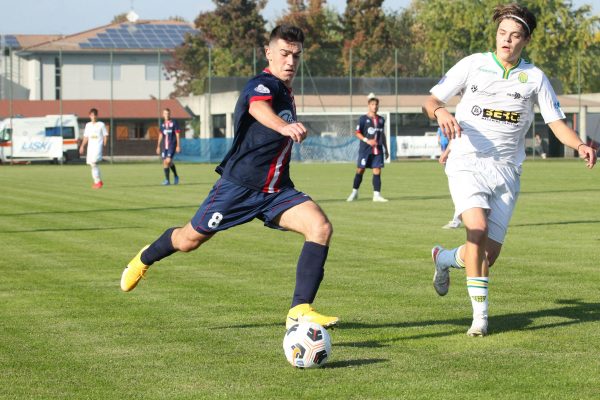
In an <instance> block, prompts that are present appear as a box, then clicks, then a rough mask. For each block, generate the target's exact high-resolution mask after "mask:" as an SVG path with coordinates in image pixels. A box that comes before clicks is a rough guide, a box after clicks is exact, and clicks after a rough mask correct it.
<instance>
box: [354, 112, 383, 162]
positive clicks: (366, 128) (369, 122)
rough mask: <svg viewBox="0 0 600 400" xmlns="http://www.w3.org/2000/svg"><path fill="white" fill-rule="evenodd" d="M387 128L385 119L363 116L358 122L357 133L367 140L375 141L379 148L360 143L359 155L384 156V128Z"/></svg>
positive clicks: (377, 116)
mask: <svg viewBox="0 0 600 400" xmlns="http://www.w3.org/2000/svg"><path fill="white" fill-rule="evenodd" d="M384 126H385V118H383V117H382V116H380V115H376V116H375V117H373V118H371V117H369V116H368V115H363V116H361V117H360V118H359V120H358V125H357V126H356V132H360V133H361V134H362V135H363V136H364V137H366V138H367V139H369V140H370V139H375V141H376V142H377V146H370V145H368V144H367V143H365V142H362V141H361V142H360V147H359V150H358V151H359V155H360V156H362V157H367V156H368V155H369V154H376V155H377V154H383V146H384V145H385V143H384V136H383V127H384Z"/></svg>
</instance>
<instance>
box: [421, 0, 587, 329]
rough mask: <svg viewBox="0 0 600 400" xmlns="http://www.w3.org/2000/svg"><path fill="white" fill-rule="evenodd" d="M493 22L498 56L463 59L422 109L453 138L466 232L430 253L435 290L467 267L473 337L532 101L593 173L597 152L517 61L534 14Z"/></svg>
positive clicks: (516, 13) (513, 193)
mask: <svg viewBox="0 0 600 400" xmlns="http://www.w3.org/2000/svg"><path fill="white" fill-rule="evenodd" d="M493 20H494V22H495V23H496V24H498V29H497V33H496V51H495V52H493V53H491V52H489V53H478V54H472V55H470V56H468V57H465V58H464V59H462V60H461V61H459V62H458V63H457V64H456V65H455V66H454V67H452V68H451V69H450V70H449V71H448V72H447V73H446V75H445V76H444V77H443V78H442V79H441V80H440V81H439V82H438V84H437V85H436V86H434V87H433V88H432V89H431V96H429V97H428V98H427V100H426V101H425V103H424V104H423V112H424V113H425V114H426V115H427V116H428V117H429V118H431V119H436V120H437V122H438V124H439V125H440V127H442V129H443V132H444V134H445V135H446V136H448V138H450V139H453V140H452V151H451V152H450V155H449V157H448V161H447V163H446V175H447V176H448V185H449V187H450V193H451V195H452V200H453V202H454V205H455V213H456V215H458V216H460V217H461V219H462V221H463V224H464V225H465V228H466V232H467V238H466V243H465V244H464V245H462V246H459V247H457V248H454V249H444V248H443V247H441V246H435V247H434V248H433V249H432V251H431V254H432V257H433V261H434V264H435V274H434V280H433V285H434V288H435V290H436V291H437V293H438V294H439V295H440V296H444V295H445V294H446V293H447V292H448V288H449V285H450V273H449V271H450V268H465V269H466V275H467V291H468V294H469V297H470V298H471V304H472V307H473V323H472V325H471V327H470V328H469V330H468V331H467V334H468V335H469V336H485V335H486V334H487V331H488V282H489V279H488V276H489V267H491V266H492V265H493V264H494V262H495V261H496V259H497V258H498V255H499V254H500V250H501V248H502V243H503V242H504V237H505V235H506V230H507V227H508V223H509V221H510V218H511V216H512V213H513V209H514V207H515V203H516V201H517V197H518V195H519V190H520V175H521V164H522V162H523V160H524V159H525V134H526V132H527V130H528V129H529V127H530V125H531V123H532V122H533V120H534V110H533V106H534V104H537V105H538V106H539V109H540V112H541V114H542V117H543V118H544V122H545V123H546V124H548V126H549V127H550V129H551V130H552V132H553V133H554V135H555V136H556V137H557V138H558V139H559V140H560V141H561V142H562V143H563V144H565V145H566V146H568V147H571V148H573V149H575V150H577V151H578V152H579V156H580V157H581V158H583V159H585V160H586V161H587V167H588V168H592V167H593V166H594V164H595V163H596V151H595V150H594V149H593V148H591V147H589V146H587V145H586V144H585V143H582V141H581V140H580V139H579V136H578V135H577V134H576V133H575V131H573V130H572V129H571V128H569V127H568V126H567V125H566V124H565V122H564V118H565V115H564V113H563V111H562V110H561V108H560V104H559V102H558V100H557V98H556V95H555V93H554V90H553V89H552V86H551V85H550V82H549V81H548V78H547V77H546V76H545V75H544V73H543V72H542V71H541V70H540V69H539V68H537V67H535V66H534V65H533V64H531V63H529V62H527V61H525V60H523V59H522V58H521V57H520V56H521V52H522V51H523V48H524V47H525V46H526V45H527V44H528V43H529V42H530V40H531V34H532V33H533V30H534V29H535V27H536V19H535V16H534V15H533V14H532V13H531V12H530V11H529V10H527V9H526V8H525V7H521V6H519V5H518V4H516V3H513V4H509V5H500V6H497V7H496V8H495V9H494V14H493ZM454 95H461V96H462V97H461V100H460V102H459V104H458V105H457V106H456V117H454V116H452V114H450V113H449V112H448V111H447V110H446V108H444V104H445V103H446V102H447V101H448V100H449V99H450V98H451V97H452V96H454Z"/></svg>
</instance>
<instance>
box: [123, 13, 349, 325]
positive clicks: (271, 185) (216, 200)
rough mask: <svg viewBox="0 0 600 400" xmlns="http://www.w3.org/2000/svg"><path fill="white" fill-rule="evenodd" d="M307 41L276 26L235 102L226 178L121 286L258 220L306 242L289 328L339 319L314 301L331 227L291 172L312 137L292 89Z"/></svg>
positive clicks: (223, 167)
mask: <svg viewBox="0 0 600 400" xmlns="http://www.w3.org/2000/svg"><path fill="white" fill-rule="evenodd" d="M303 43H304V34H303V32H302V30H300V29H299V28H297V27H294V26H290V25H280V26H277V27H276V28H275V29H273V31H272V32H271V36H270V40H269V44H268V46H267V47H266V48H265V54H266V57H267V60H268V62H269V67H268V68H267V69H265V70H264V71H263V72H262V73H261V74H259V75H257V76H256V77H254V78H252V79H251V80H250V81H249V82H248V83H247V84H246V87H245V88H244V90H243V91H242V93H241V95H240V97H239V99H238V102H237V104H236V107H235V113H234V120H235V122H234V123H235V137H234V141H233V145H232V147H231V149H230V150H229V152H228V153H227V155H226V156H225V158H224V159H223V161H222V162H221V164H220V165H219V166H218V167H217V172H218V173H219V174H220V175H221V178H220V179H218V180H217V182H216V183H215V185H214V186H213V188H212V190H211V192H210V193H209V195H208V197H207V198H206V199H205V201H204V203H203V204H202V205H201V206H200V208H199V209H198V211H197V212H196V215H194V217H192V219H191V221H190V222H189V223H187V224H186V225H185V226H184V227H181V228H169V229H167V230H166V231H165V232H164V233H163V234H162V236H160V237H159V238H158V239H157V240H156V241H154V243H152V244H150V245H149V246H146V247H144V248H143V249H142V250H141V251H140V252H139V253H138V255H137V256H135V257H134V258H133V259H132V260H131V261H130V263H129V264H128V265H127V268H125V270H124V271H123V274H122V277H121V289H122V290H124V291H130V290H132V289H133V288H135V286H136V285H137V283H138V282H139V280H140V279H141V277H142V276H143V275H144V273H145V272H146V270H147V269H148V267H149V266H150V265H152V264H153V263H155V262H157V261H159V260H161V259H163V258H165V257H167V256H169V255H171V254H173V253H175V252H177V251H183V252H189V251H192V250H195V249H197V248H198V247H200V245H202V244H203V243H204V242H206V241H208V240H209V239H210V238H212V237H213V236H214V235H215V234H216V233H217V232H219V231H222V230H226V229H228V228H231V227H234V226H236V225H240V224H243V223H246V222H249V221H251V220H253V219H254V218H258V219H261V220H262V221H264V224H265V226H268V227H271V228H277V229H283V230H289V231H293V232H298V233H300V234H302V235H303V236H304V239H305V242H304V247H303V248H302V252H301V253H300V258H299V260H298V265H297V269H296V287H295V290H294V295H293V299H292V304H291V309H290V310H289V312H288V315H287V318H286V327H289V326H291V325H293V324H295V323H298V322H303V321H306V322H316V323H318V324H320V325H322V326H324V327H327V326H332V325H334V324H336V323H337V322H338V318H337V317H329V316H325V315H321V314H319V313H317V312H316V311H315V310H314V308H313V307H312V306H311V303H312V302H313V300H314V298H315V296H316V294H317V291H318V289H319V285H320V283H321V280H322V279H323V275H324V265H325V261H326V259H327V253H328V251H329V241H330V239H331V235H332V233H333V228H332V226H331V223H330V222H329V220H328V219H327V216H326V215H325V213H324V212H323V211H322V210H321V208H320V207H319V206H318V205H317V204H316V203H315V202H314V201H312V200H311V198H310V197H309V196H308V195H306V194H304V193H302V192H299V191H298V190H296V189H295V188H294V184H293V182H292V181H291V179H290V176H289V162H290V155H291V150H292V144H293V142H297V143H299V142H301V141H302V140H304V139H305V138H306V128H305V127H304V125H303V124H302V123H300V122H297V121H296V107H295V104H294V96H293V94H292V89H291V87H292V80H293V78H294V76H295V75H296V72H297V68H298V65H299V62H300V54H301V53H302V48H303Z"/></svg>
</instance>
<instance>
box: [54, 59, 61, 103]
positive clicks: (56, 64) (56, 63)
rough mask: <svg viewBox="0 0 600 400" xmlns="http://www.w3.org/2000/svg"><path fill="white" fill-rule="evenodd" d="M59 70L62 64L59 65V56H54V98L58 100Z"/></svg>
mask: <svg viewBox="0 0 600 400" xmlns="http://www.w3.org/2000/svg"><path fill="white" fill-rule="evenodd" d="M61 71H62V66H61V65H60V58H58V57H55V58H54V88H55V89H54V99H55V100H60V98H61Z"/></svg>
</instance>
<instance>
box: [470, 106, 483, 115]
mask: <svg viewBox="0 0 600 400" xmlns="http://www.w3.org/2000/svg"><path fill="white" fill-rule="evenodd" d="M471 114H473V115H475V116H477V115H479V114H481V107H479V106H473V108H471Z"/></svg>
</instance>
